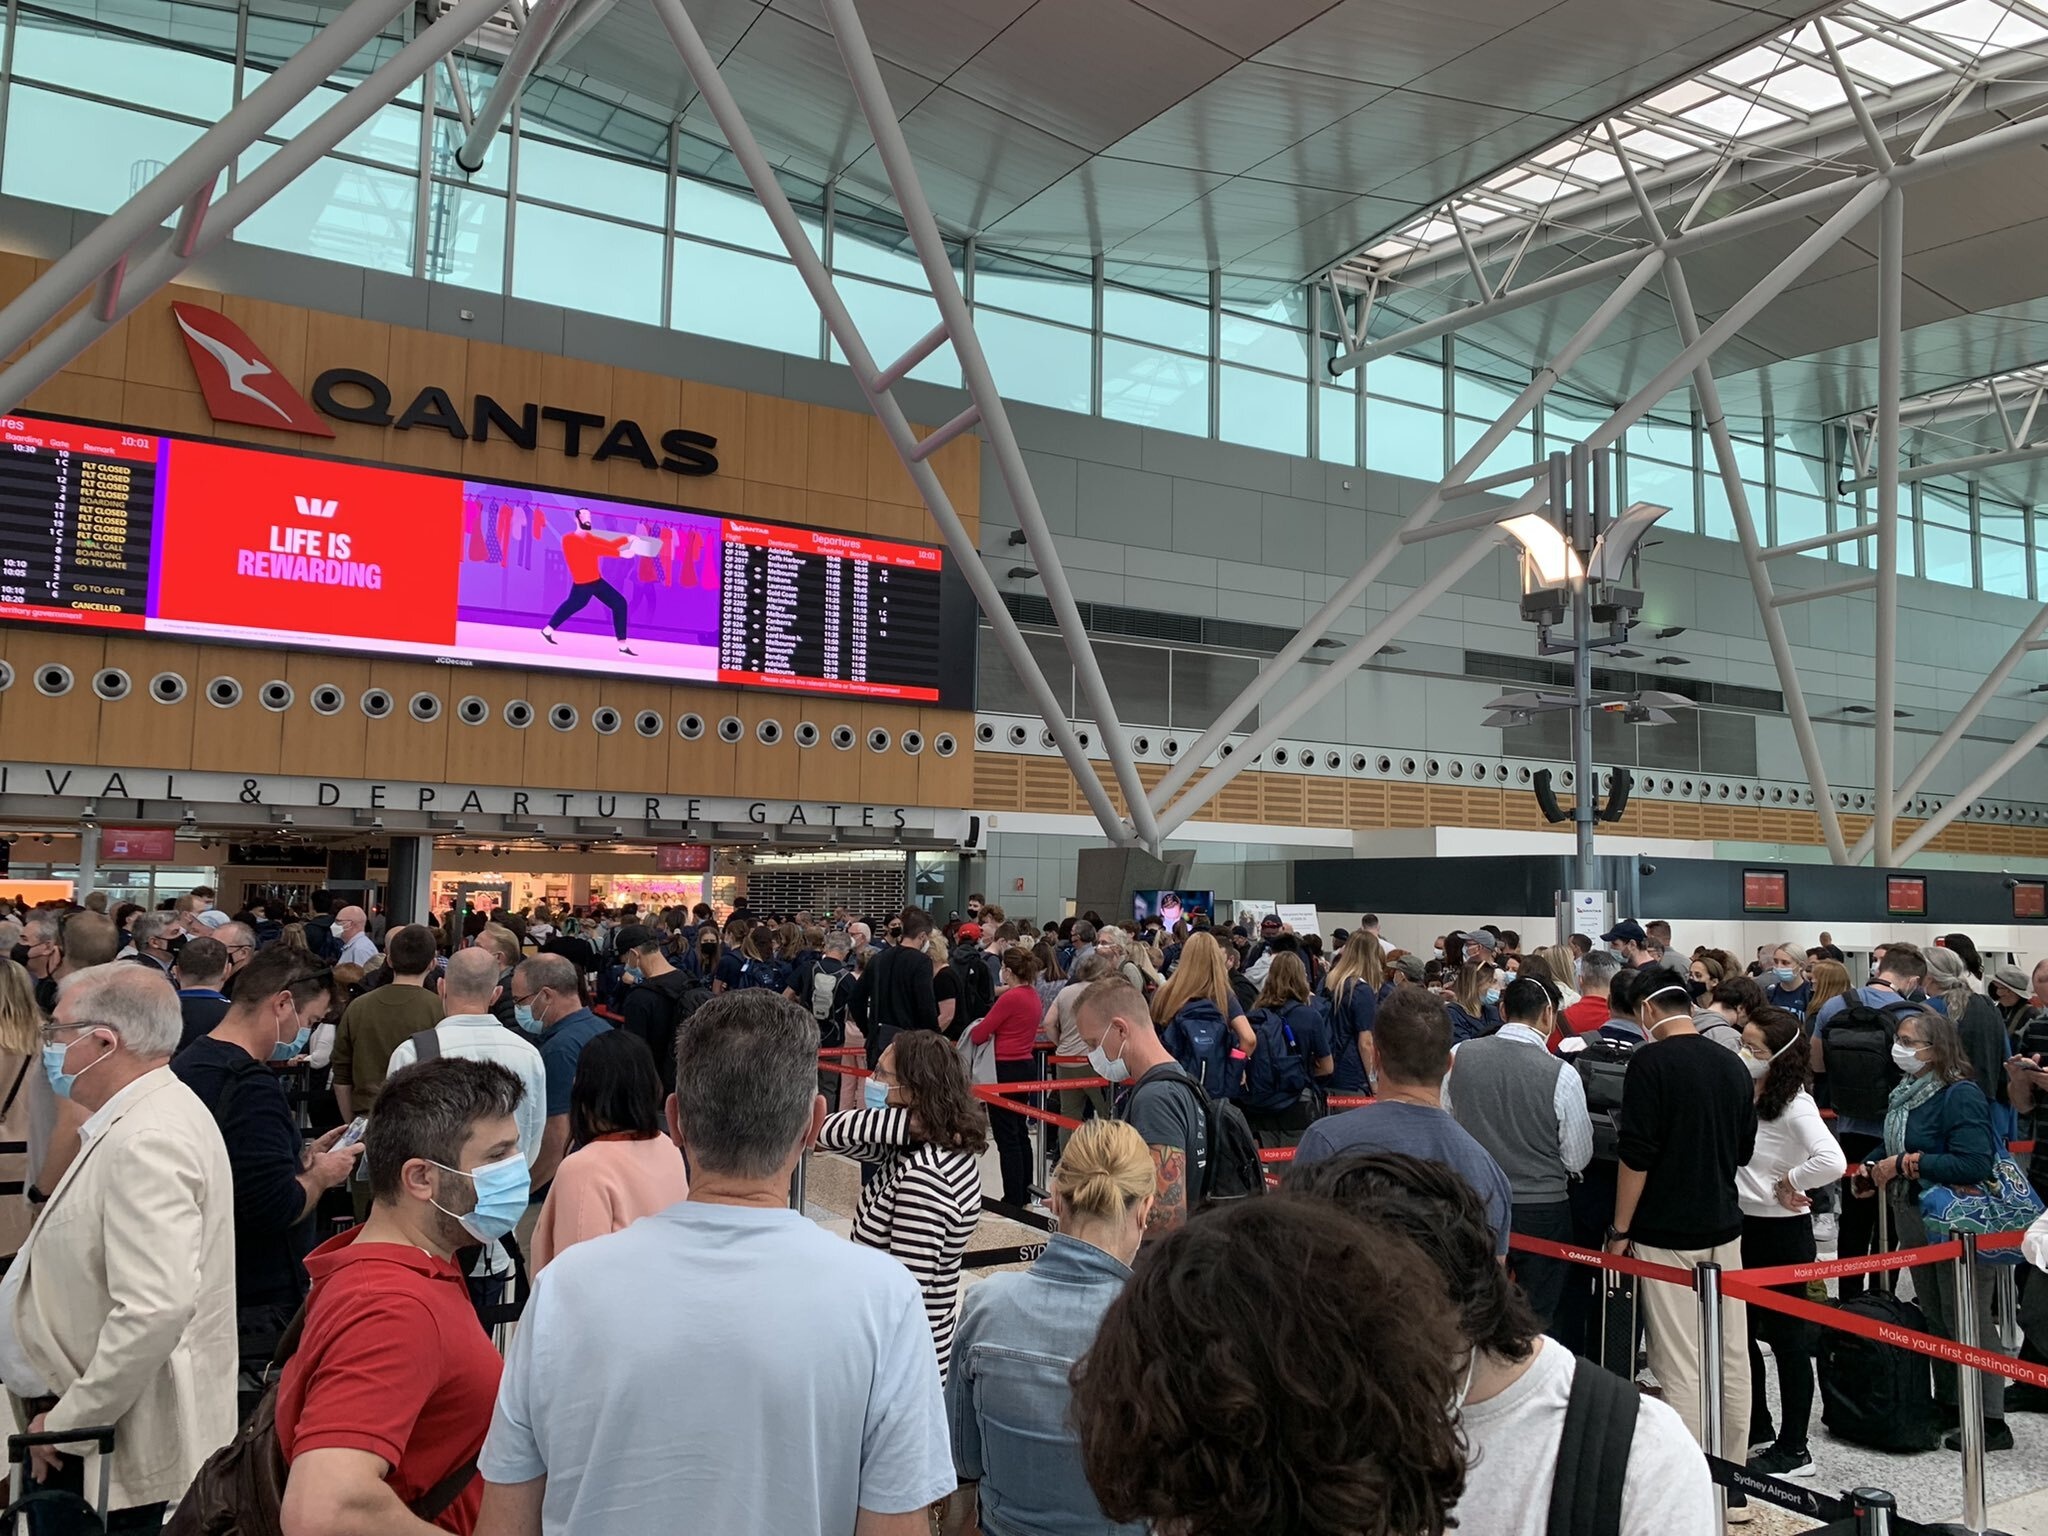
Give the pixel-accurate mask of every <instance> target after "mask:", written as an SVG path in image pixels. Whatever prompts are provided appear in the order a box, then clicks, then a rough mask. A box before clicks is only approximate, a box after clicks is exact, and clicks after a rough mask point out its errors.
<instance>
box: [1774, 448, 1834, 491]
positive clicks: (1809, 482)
mask: <svg viewBox="0 0 2048 1536" xmlns="http://www.w3.org/2000/svg"><path fill="white" fill-rule="evenodd" d="M1777 462H1778V489H1779V490H1780V491H1786V490H1792V491H1797V492H1799V493H1800V494H1801V495H1803V496H1819V497H1823V498H1824V497H1826V496H1827V495H1828V493H1829V490H1830V487H1829V485H1828V471H1827V466H1826V465H1825V464H1823V463H1822V462H1821V461H1820V460H1819V459H1810V458H1808V457H1807V456H1806V455H1805V454H1802V453H1787V452H1785V451H1784V450H1783V449H1782V448H1781V449H1779V450H1778V455H1777Z"/></svg>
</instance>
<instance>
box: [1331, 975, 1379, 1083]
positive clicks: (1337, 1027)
mask: <svg viewBox="0 0 2048 1536" xmlns="http://www.w3.org/2000/svg"><path fill="white" fill-rule="evenodd" d="M1392 985H1393V983H1391V982H1389V983H1387V984H1386V985H1385V986H1382V987H1380V988H1379V989H1378V990H1375V989H1373V988H1372V987H1368V986H1367V985H1366V984H1365V983H1364V982H1355V983H1353V984H1352V985H1351V986H1349V987H1347V988H1345V989H1344V991H1343V992H1342V993H1341V994H1338V995H1334V996H1332V997H1331V999H1330V1045H1331V1052H1330V1054H1331V1055H1332V1056H1334V1057H1335V1058H1336V1062H1337V1070H1336V1072H1335V1073H1334V1074H1333V1075H1332V1076H1331V1078H1330V1091H1331V1092H1332V1093H1367V1092H1370V1089H1369V1087H1368V1085H1367V1083H1366V1077H1365V1061H1364V1059H1363V1058H1362V1057H1360V1055H1359V1054H1358V1037H1359V1036H1360V1035H1369V1034H1371V1033H1372V1026H1373V1022H1374V1021H1375V1020H1376V1019H1377V1018H1378V1017H1379V1012H1380V997H1381V995H1382V994H1383V993H1385V992H1386V991H1388V990H1389V989H1390V988H1391V987H1392Z"/></svg>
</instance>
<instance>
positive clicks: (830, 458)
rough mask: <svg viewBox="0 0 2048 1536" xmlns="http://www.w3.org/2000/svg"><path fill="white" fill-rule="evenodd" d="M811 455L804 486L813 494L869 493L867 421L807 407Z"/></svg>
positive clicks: (824, 408) (819, 406) (850, 414)
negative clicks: (821, 492)
mask: <svg viewBox="0 0 2048 1536" xmlns="http://www.w3.org/2000/svg"><path fill="white" fill-rule="evenodd" d="M807 410H808V412H809V425H808V429H807V435H808V440H809V453H808V456H807V459H806V463H807V465H808V468H807V471H806V474H805V478H804V484H805V485H806V486H808V487H809V488H810V489H811V490H814V491H826V492H829V493H830V494H832V495H834V496H859V497H862V498H865V497H866V496H867V493H868V429H867V422H866V420H865V419H864V418H862V417H859V416H856V415H854V414H853V413H852V412H851V411H835V410H830V409H828V408H827V407H825V406H822V405H813V406H810V407H807Z"/></svg>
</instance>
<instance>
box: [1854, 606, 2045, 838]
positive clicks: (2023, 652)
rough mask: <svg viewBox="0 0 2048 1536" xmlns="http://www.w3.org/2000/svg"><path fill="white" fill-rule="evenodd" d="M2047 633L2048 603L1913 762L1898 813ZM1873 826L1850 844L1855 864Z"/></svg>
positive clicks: (1898, 798)
mask: <svg viewBox="0 0 2048 1536" xmlns="http://www.w3.org/2000/svg"><path fill="white" fill-rule="evenodd" d="M2044 633H2048V605H2043V607H2042V608H2041V611H2040V612H2039V613H2036V614H2035V615H2034V616H2033V618H2032V619H2030V620H2028V621H2027V627H2026V628H2025V629H2023V630H2021V631H2020V633H2019V638H2018V639H2017V640H2015V641H2013V643H2012V645H2011V646H2010V648H2008V649H2007V651H2006V653H2005V655H2004V656H2003V657H2001V658H2000V659H1999V663H1998V665H1997V666H1995V667H1993V668H1992V669H1991V670H1990V671H1989V672H1987V673H1986V674H1985V675H1984V681H1983V682H1981V683H1979V684H1978V685H1977V691H1976V692H1975V693H1973V694H1971V695H1970V697H1969V701H1968V702H1967V703H1965V704H1964V705H1963V707H1962V708H1961V709H1959V710H1957V711H1956V714H1955V718H1954V719H1953V720H1951V721H1949V723H1948V729H1947V730H1945V731H1943V732H1942V733H1941V734H1940V735H1939V736H1937V737H1936V738H1935V739H1934V745H1933V746H1931V747H1929V748H1928V749H1927V750H1926V752H1924V753H1922V754H1921V757H1920V761H1919V762H1917V763H1915V764H1914V765H1913V771H1912V772H1911V773H1909V774H1907V775H1906V778H1905V781H1904V782H1903V783H1901V784H1900V785H1899V792H1898V795H1897V796H1896V797H1895V798H1894V799H1893V801H1892V814H1893V815H1894V816H1903V815H1905V814H1906V807H1907V806H1908V805H1910V804H1911V803H1912V800H1913V796H1914V795H1916V794H1918V793H1919V791H1920V787H1921V786H1922V785H1923V784H1925V783H1926V782H1927V781H1928V780H1929V779H1930V778H1932V777H1933V776H1934V770H1935V769H1937V768H1939V767H1940V766H1941V764H1942V761H1943V760H1944V759H1945V758H1946V757H1947V756H1948V755H1949V753H1950V752H1951V751H1952V750H1954V748H1955V744H1956V743H1957V742H1959V741H1961V740H1962V739H1963V734H1964V733H1965V732H1966V731H1968V730H1969V728H1970V727H1971V726H1972V725H1974V724H1976V721H1977V717H1978V716H1979V715H1981V714H1983V713H1984V706H1985V705H1987V704H1989V703H1990V702H1991V701H1992V700H1993V699H1994V698H1996V697H1997V696H1998V690H1999V689H2000V688H2002V687H2004V686H2005V680H2006V679H2007V678H2009V677H2011V676H2012V674H2013V673H2014V671H2015V670H2017V669H2018V667H2019V664H2020V663H2021V662H2022V661H2024V660H2026V658H2027V657H2028V656H2030V655H2031V654H2033V651H2034V649H2035V645H2034V642H2035V641H2037V640H2039V639H2040V638H2041V636H2042V635H2043V634H2044ZM1973 798H1974V797H1973ZM1871 827H1872V831H1866V832H1865V833H1864V834H1863V836H1862V837H1860V838H1858V839H1857V840H1856V843H1855V846H1854V847H1852V848H1850V850H1849V862H1850V863H1851V864H1860V863H1862V862H1863V859H1864V856H1865V855H1867V854H1868V853H1869V852H1870V845H1871V843H1872V842H1873V841H1875V838H1874V837H1873V835H1872V832H1873V831H1874V829H1875V827H1876V823H1875V822H1872V823H1871Z"/></svg>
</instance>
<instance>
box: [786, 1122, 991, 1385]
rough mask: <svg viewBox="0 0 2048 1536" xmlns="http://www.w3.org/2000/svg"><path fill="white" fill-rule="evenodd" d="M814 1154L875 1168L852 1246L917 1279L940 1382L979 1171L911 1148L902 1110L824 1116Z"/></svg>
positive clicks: (942, 1152) (940, 1150)
mask: <svg viewBox="0 0 2048 1536" xmlns="http://www.w3.org/2000/svg"><path fill="white" fill-rule="evenodd" d="M818 1149H819V1150H820V1151H821V1152H841V1153H844V1154H845V1155H846V1156H848V1157H855V1158H859V1159H860V1160H861V1161H862V1162H869V1163H879V1164H881V1169H882V1171H881V1173H880V1175H879V1176H877V1177H876V1178H875V1179H874V1180H873V1181H872V1182H871V1183H870V1184H868V1186H867V1187H866V1188H865V1189H863V1190H862V1191H861V1193H860V1206H859V1208H858V1209H857V1210H856V1211H855V1212H854V1217H853V1240H854V1241H855V1242H857V1243H864V1244H866V1245H867V1246H868V1247H870V1248H881V1249H884V1250H886V1251H887V1252H889V1253H892V1254H894V1255H895V1256H896V1257H897V1258H898V1259H900V1260H902V1262H903V1265H904V1267H905V1268H907V1269H908V1270H909V1271H910V1273H911V1275H912V1276H913V1277H914V1278H915V1279H916V1281H917V1285H918V1289H919V1290H921V1291H923V1292H924V1311H925V1317H926V1319H927V1321H929V1322H930V1323H931V1327H932V1343H933V1344H934V1345H935V1346H936V1347H937V1349H938V1354H939V1378H940V1379H941V1380H942V1381H943V1380H944V1379H945V1375H946V1369H947V1366H948V1364H949V1363H950V1362H951V1359H952V1354H953V1318H954V1313H955V1311H956V1305H955V1304H956V1303H957V1302H958V1300H959V1298H960V1259H961V1255H963V1254H964V1253H966V1251H967V1240H968V1238H970V1237H972V1236H973V1235H974V1229H975V1226H976V1224H977V1223H978V1222H979V1221H980V1220H981V1165H980V1163H979V1162H978V1161H977V1160H976V1158H975V1156H974V1154H973V1153H971V1152H961V1151H957V1150H953V1149H950V1148H946V1147H936V1146H933V1145H931V1144H930V1143H929V1142H921V1141H913V1140H912V1139H911V1135H910V1111H909V1110H907V1109H849V1110H842V1111H840V1112H839V1113H838V1114H835V1115H827V1116H826V1117H825V1128H824V1130H823V1131H822V1132H821V1133H820V1134H819V1136H818Z"/></svg>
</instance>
